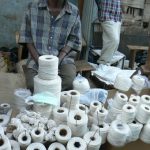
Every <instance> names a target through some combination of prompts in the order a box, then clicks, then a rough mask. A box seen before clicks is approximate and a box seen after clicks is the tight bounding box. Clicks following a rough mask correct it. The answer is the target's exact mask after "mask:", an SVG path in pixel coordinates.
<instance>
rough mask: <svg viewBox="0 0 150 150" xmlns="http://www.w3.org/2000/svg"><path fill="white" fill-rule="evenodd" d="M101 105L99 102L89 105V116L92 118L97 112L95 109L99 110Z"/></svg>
mask: <svg viewBox="0 0 150 150" xmlns="http://www.w3.org/2000/svg"><path fill="white" fill-rule="evenodd" d="M101 107H102V105H101V103H100V102H99V101H92V102H91V104H90V112H89V113H90V115H92V116H93V114H94V113H95V111H96V110H97V108H101Z"/></svg>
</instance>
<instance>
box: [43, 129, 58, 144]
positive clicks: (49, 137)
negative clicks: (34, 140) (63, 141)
mask: <svg viewBox="0 0 150 150" xmlns="http://www.w3.org/2000/svg"><path fill="white" fill-rule="evenodd" d="M56 129H57V128H56V127H54V128H52V129H51V130H50V131H49V133H47V134H46V135H45V141H48V142H51V143H52V142H56V136H55V131H56Z"/></svg>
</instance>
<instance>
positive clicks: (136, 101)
mask: <svg viewBox="0 0 150 150" xmlns="http://www.w3.org/2000/svg"><path fill="white" fill-rule="evenodd" d="M139 103H140V96H136V95H131V96H130V98H129V104H131V105H133V106H135V107H136V106H138V104H139Z"/></svg>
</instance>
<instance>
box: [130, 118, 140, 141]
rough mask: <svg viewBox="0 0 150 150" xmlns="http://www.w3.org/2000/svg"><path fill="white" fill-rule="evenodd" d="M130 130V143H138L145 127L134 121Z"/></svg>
mask: <svg viewBox="0 0 150 150" xmlns="http://www.w3.org/2000/svg"><path fill="white" fill-rule="evenodd" d="M128 125H129V128H130V130H131V137H130V138H129V141H136V140H138V139H139V136H140V133H141V130H142V128H143V125H142V124H141V123H139V122H137V121H133V122H132V123H130V124H128Z"/></svg>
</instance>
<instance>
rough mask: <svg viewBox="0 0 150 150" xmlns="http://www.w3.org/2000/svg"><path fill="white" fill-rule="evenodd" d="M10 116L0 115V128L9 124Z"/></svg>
mask: <svg viewBox="0 0 150 150" xmlns="http://www.w3.org/2000/svg"><path fill="white" fill-rule="evenodd" d="M9 120H10V116H8V115H0V126H2V127H5V126H7V124H8V123H9Z"/></svg>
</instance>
